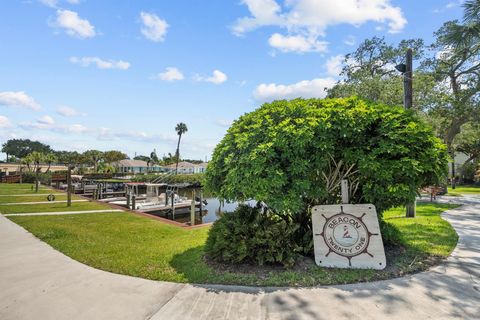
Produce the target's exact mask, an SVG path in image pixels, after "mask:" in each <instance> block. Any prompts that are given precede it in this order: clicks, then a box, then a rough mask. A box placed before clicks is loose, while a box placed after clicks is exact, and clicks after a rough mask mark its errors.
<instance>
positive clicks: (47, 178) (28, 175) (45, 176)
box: [22, 171, 52, 185]
mask: <svg viewBox="0 0 480 320" xmlns="http://www.w3.org/2000/svg"><path fill="white" fill-rule="evenodd" d="M38 180H39V181H40V183H41V184H45V185H50V183H51V181H52V172H51V171H50V172H41V173H39V174H38ZM22 182H23V183H35V172H28V171H27V172H23V173H22Z"/></svg>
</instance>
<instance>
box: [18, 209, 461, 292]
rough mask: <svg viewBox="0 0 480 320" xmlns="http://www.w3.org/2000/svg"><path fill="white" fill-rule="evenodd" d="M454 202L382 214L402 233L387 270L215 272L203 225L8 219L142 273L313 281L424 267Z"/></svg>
mask: <svg viewBox="0 0 480 320" xmlns="http://www.w3.org/2000/svg"><path fill="white" fill-rule="evenodd" d="M454 207H456V206H455V205H446V204H430V203H419V204H418V207H417V218H415V219H406V218H404V215H405V214H404V209H401V208H399V209H393V210H390V211H388V212H386V213H385V215H384V216H385V219H386V221H387V222H389V223H391V224H393V225H395V226H396V227H397V228H398V229H399V230H400V231H401V232H402V242H403V246H404V249H403V250H402V251H401V253H399V254H398V255H393V257H390V258H389V260H388V261H387V264H388V265H390V267H389V269H388V270H384V271H380V272H378V271H373V270H345V269H326V268H319V267H317V266H314V265H311V264H307V265H306V266H305V267H302V268H297V269H295V270H283V269H279V268H271V269H266V271H264V272H262V273H260V274H259V273H251V272H250V271H244V272H233V271H230V272H228V271H219V270H214V269H213V268H211V267H209V266H208V265H207V264H206V263H205V262H204V260H203V246H204V243H205V240H206V237H207V234H208V230H209V229H208V228H207V227H205V228H199V229H192V230H187V229H183V228H179V227H175V226H171V225H167V224H164V223H162V222H160V221H157V220H152V219H148V218H145V217H142V216H137V215H134V214H130V213H125V212H121V213H109V214H85V215H65V216H38V217H32V216H23V217H22V216H15V217H10V219H11V220H12V221H14V222H16V223H18V224H19V225H21V226H23V227H24V228H25V229H27V230H28V231H30V232H32V233H33V234H34V235H35V236H37V237H38V238H40V239H41V240H43V241H45V242H47V243H48V244H50V245H51V246H52V247H54V248H56V249H57V250H59V251H61V252H63V253H65V254H66V255H68V256H70V257H72V258H73V259H76V260H78V261H80V262H83V263H85V264H87V265H90V266H93V267H95V268H98V269H103V270H107V271H111V272H115V273H121V274H127V275H132V276H138V277H142V278H148V279H154V280H165V281H174V282H191V283H223V284H241V285H265V286H311V285H326V284H335V283H351V282H358V281H369V280H377V279H386V278H391V277H392V276H398V275H401V274H405V273H409V272H415V271H419V270H424V269H426V268H427V267H428V266H429V265H430V264H429V263H427V260H428V258H431V257H438V256H440V257H446V256H448V255H449V254H450V253H451V251H452V250H453V249H454V247H455V245H456V243H457V238H458V237H457V235H456V233H455V231H454V230H453V228H452V227H451V226H450V224H449V223H447V222H446V221H445V220H443V219H441V218H440V213H441V212H443V211H445V210H447V209H449V208H454Z"/></svg>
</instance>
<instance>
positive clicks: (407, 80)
mask: <svg viewBox="0 0 480 320" xmlns="http://www.w3.org/2000/svg"><path fill="white" fill-rule="evenodd" d="M412 55H413V53H412V49H410V48H409V49H408V50H407V56H406V59H405V60H406V61H405V72H404V74H403V89H404V94H405V96H404V98H403V105H404V107H405V109H411V108H412V106H413V85H412V84H413V58H412ZM416 201H417V200H416V199H413V202H411V203H407V205H406V209H407V210H406V211H407V212H406V216H407V218H415V209H416Z"/></svg>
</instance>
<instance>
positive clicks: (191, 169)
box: [166, 161, 208, 174]
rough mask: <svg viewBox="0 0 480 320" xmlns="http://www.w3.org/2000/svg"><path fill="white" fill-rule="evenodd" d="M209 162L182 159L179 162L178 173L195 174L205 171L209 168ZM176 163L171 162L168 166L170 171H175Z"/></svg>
mask: <svg viewBox="0 0 480 320" xmlns="http://www.w3.org/2000/svg"><path fill="white" fill-rule="evenodd" d="M207 165H208V163H206V162H202V163H198V164H197V163H191V162H187V161H181V162H179V163H178V173H179V174H194V173H204V172H205V171H206V170H207ZM175 166H176V164H175V163H174V164H170V165H168V166H166V168H167V169H168V170H169V171H175Z"/></svg>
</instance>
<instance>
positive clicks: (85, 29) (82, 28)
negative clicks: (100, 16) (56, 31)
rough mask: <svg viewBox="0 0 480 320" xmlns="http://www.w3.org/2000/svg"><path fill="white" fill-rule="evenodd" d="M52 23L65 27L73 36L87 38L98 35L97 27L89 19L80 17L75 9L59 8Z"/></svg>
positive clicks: (55, 25)
mask: <svg viewBox="0 0 480 320" xmlns="http://www.w3.org/2000/svg"><path fill="white" fill-rule="evenodd" d="M52 25H53V26H54V27H58V28H63V29H65V32H66V33H67V34H68V35H69V36H72V37H77V38H81V39H85V38H92V37H94V36H95V35H96V33H95V27H94V26H93V25H91V24H90V22H89V21H88V20H86V19H82V18H80V17H79V16H78V13H76V12H75V11H70V10H62V9H60V10H57V17H56V19H55V21H54V22H53V23H52Z"/></svg>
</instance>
